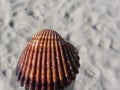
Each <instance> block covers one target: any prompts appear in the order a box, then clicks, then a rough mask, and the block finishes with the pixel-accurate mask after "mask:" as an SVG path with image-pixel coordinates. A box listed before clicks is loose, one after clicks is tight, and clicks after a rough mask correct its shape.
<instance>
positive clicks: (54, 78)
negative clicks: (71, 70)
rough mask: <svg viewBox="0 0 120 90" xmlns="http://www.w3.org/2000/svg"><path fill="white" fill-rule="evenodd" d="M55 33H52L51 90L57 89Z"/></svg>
mask: <svg viewBox="0 0 120 90" xmlns="http://www.w3.org/2000/svg"><path fill="white" fill-rule="evenodd" d="M55 44H56V33H55V32H54V31H52V46H51V48H52V51H51V52H52V73H53V75H52V77H53V90H56V89H57V87H58V83H57V82H59V81H58V75H59V74H58V69H57V66H58V64H57V59H56V53H57V52H56V45H55Z"/></svg>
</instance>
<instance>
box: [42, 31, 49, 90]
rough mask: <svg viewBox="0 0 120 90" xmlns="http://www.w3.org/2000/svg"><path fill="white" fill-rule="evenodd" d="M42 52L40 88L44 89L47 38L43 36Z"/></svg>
mask: <svg viewBox="0 0 120 90" xmlns="http://www.w3.org/2000/svg"><path fill="white" fill-rule="evenodd" d="M46 32H47V34H46V35H45V36H47V35H48V31H46ZM45 36H44V37H45ZM43 45H44V46H43V53H42V56H43V57H42V68H41V69H42V70H41V84H42V86H41V90H45V89H46V77H47V76H46V45H47V40H46V39H45V38H44V44H43Z"/></svg>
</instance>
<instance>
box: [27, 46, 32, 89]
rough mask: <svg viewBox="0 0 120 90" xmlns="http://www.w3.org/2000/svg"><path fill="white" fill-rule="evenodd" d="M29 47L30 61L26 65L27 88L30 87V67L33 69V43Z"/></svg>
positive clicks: (28, 59)
mask: <svg viewBox="0 0 120 90" xmlns="http://www.w3.org/2000/svg"><path fill="white" fill-rule="evenodd" d="M27 47H28V48H30V51H29V57H28V58H27V62H28V63H27V64H26V66H25V67H26V70H25V85H26V87H27V88H29V80H30V77H29V72H30V69H31V61H32V55H33V48H32V49H31V44H29V45H28V46H27Z"/></svg>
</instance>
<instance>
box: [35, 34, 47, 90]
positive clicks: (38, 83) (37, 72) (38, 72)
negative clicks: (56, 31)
mask: <svg viewBox="0 0 120 90" xmlns="http://www.w3.org/2000/svg"><path fill="white" fill-rule="evenodd" d="M44 34H45V32H43V33H42V34H41V35H40V37H39V42H38V47H40V48H39V49H38V52H39V53H38V56H37V60H38V62H37V71H36V87H35V90H38V89H39V87H40V86H41V82H40V72H41V67H40V63H41V60H42V59H41V58H42V55H41V51H42V47H41V46H39V45H40V43H43V39H42V38H41V37H42V36H43V35H44Z"/></svg>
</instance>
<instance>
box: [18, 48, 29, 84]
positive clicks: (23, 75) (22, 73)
mask: <svg viewBox="0 0 120 90" xmlns="http://www.w3.org/2000/svg"><path fill="white" fill-rule="evenodd" d="M29 51H30V47H28V51H27V52H26V55H25V58H24V59H23V60H24V62H23V64H24V65H23V66H22V72H21V78H20V82H21V86H23V85H24V80H25V71H26V70H25V69H26V68H27V67H26V64H27V58H28V57H29Z"/></svg>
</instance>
